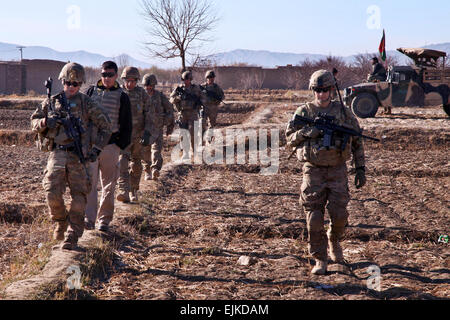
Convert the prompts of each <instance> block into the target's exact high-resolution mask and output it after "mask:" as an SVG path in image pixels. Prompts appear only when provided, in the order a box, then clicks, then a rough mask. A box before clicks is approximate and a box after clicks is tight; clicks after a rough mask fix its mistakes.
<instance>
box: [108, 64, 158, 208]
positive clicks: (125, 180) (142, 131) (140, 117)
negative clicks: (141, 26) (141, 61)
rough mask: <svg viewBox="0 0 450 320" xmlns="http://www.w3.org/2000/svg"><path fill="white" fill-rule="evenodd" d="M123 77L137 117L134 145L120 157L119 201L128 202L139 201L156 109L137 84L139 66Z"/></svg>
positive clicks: (125, 89) (128, 69)
mask: <svg viewBox="0 0 450 320" xmlns="http://www.w3.org/2000/svg"><path fill="white" fill-rule="evenodd" d="M121 78H122V79H123V81H124V84H123V86H122V89H123V91H124V92H125V93H126V94H128V97H129V98H130V103H131V112H132V115H133V116H132V118H133V131H132V134H131V144H130V145H129V146H128V147H127V148H126V149H125V150H122V151H121V153H120V158H119V167H120V173H119V180H118V184H119V194H118V195H117V200H118V201H121V202H125V203H128V202H130V195H131V201H134V202H136V201H138V196H137V192H138V190H139V183H140V181H141V175H142V163H141V160H142V159H143V149H144V147H146V146H149V145H150V144H151V143H152V141H151V140H154V139H155V138H156V137H155V138H153V139H152V134H151V133H152V130H154V124H153V119H154V110H153V107H152V105H151V104H150V98H149V96H148V94H147V92H146V91H145V90H144V89H143V88H141V87H139V86H138V85H137V82H138V80H139V79H140V78H141V76H140V74H139V70H138V69H137V68H135V67H126V68H125V69H124V70H123V72H122V76H121Z"/></svg>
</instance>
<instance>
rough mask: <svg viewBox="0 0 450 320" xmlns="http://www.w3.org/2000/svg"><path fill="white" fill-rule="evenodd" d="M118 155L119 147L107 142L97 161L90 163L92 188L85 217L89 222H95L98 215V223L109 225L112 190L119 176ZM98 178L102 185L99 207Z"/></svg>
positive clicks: (111, 214) (111, 215)
mask: <svg viewBox="0 0 450 320" xmlns="http://www.w3.org/2000/svg"><path fill="white" fill-rule="evenodd" d="M119 155H120V148H119V147H118V146H117V145H115V144H109V145H107V146H106V147H105V148H104V149H103V151H102V152H101V153H100V156H99V158H98V159H97V161H96V162H92V163H91V165H90V172H91V176H92V189H91V192H90V193H89V196H88V202H87V207H86V217H87V219H88V220H89V221H91V222H95V221H96V219H97V216H98V221H99V223H100V225H109V224H110V223H111V221H112V219H113V215H114V192H115V188H116V184H117V178H118V176H119ZM99 178H100V182H101V186H102V189H101V190H102V194H101V199H100V207H98V203H97V197H98V191H97V184H98V179H99ZM97 210H98V214H97Z"/></svg>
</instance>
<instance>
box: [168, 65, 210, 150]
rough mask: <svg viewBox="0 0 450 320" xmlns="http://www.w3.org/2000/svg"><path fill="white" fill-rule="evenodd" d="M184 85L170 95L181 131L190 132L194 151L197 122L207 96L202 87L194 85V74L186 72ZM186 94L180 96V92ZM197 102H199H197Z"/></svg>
mask: <svg viewBox="0 0 450 320" xmlns="http://www.w3.org/2000/svg"><path fill="white" fill-rule="evenodd" d="M181 80H182V81H183V84H182V85H180V86H178V87H177V88H176V89H175V90H174V91H173V92H172V94H171V95H170V103H172V104H173V105H174V107H175V109H176V110H177V111H178V112H179V118H178V121H179V124H180V129H186V130H189V133H190V135H191V147H192V150H194V141H195V140H194V139H195V137H194V132H195V121H198V120H199V112H200V109H201V106H202V105H205V104H206V96H205V94H204V93H203V92H202V91H201V90H200V87H199V86H197V85H195V84H193V83H192V72H190V71H185V72H183V74H182V76H181ZM183 91H184V92H185V93H186V94H183V95H180V92H183ZM195 100H197V101H195Z"/></svg>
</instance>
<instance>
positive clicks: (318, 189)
mask: <svg viewBox="0 0 450 320" xmlns="http://www.w3.org/2000/svg"><path fill="white" fill-rule="evenodd" d="M330 74H331V73H330ZM333 83H334V82H333ZM319 112H321V113H326V114H327V115H330V116H334V117H335V118H336V120H335V123H336V124H338V125H344V126H348V127H349V128H352V129H354V130H357V131H358V132H360V131H361V130H360V127H359V124H358V121H357V119H356V117H355V116H354V115H353V113H352V112H351V111H350V110H349V109H348V108H345V107H343V106H342V105H341V104H340V103H339V102H336V101H331V103H330V105H329V106H328V107H326V108H320V107H318V106H316V105H315V104H314V103H306V104H305V105H302V106H300V107H299V108H298V109H297V111H296V112H295V113H296V114H298V115H300V116H303V117H308V118H312V119H314V118H316V117H317V115H318V113H319ZM312 130H317V129H316V128H313V127H310V126H307V125H297V126H295V127H294V126H293V124H292V123H289V124H288V127H287V130H286V137H287V143H288V146H291V147H297V158H298V159H299V160H301V161H304V162H305V164H304V165H303V183H302V186H301V195H300V204H301V205H302V207H303V211H304V212H305V214H306V220H307V228H308V249H309V252H310V254H311V255H312V256H313V257H314V258H315V259H316V261H319V262H323V263H324V267H325V270H324V271H326V261H327V247H328V246H329V247H330V250H332V249H334V250H335V252H334V256H335V257H334V259H337V260H339V261H336V262H343V256H342V252H341V251H342V249H341V248H340V245H339V240H340V239H341V238H342V236H343V234H344V230H345V226H346V225H347V221H348V212H347V204H348V202H349V200H350V195H349V188H348V176H347V164H346V161H347V160H349V159H350V157H351V155H352V154H353V160H354V162H355V167H356V168H358V169H357V171H359V170H363V168H364V165H365V160H364V146H363V140H362V138H360V137H352V138H350V140H349V142H348V143H347V145H346V148H345V150H344V151H342V150H341V145H342V143H343V138H341V137H339V136H338V135H334V136H333V139H332V143H331V145H332V146H331V147H330V148H329V150H328V149H327V148H325V147H323V133H319V134H318V135H317V137H316V138H312V137H311V131H312ZM361 174H362V175H364V173H361ZM364 179H365V178H364ZM364 183H365V180H364ZM325 208H326V209H327V211H328V214H329V215H330V220H331V223H330V229H329V231H328V244H327V234H326V233H325V229H324V214H325ZM337 251H339V252H337ZM336 256H338V257H337V258H336ZM332 258H333V254H332ZM313 273H314V272H313Z"/></svg>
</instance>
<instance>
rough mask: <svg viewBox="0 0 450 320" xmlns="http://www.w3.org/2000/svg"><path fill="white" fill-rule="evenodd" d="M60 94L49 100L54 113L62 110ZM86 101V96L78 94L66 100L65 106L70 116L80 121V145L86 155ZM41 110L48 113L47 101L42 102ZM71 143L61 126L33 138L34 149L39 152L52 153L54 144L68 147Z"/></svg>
mask: <svg viewBox="0 0 450 320" xmlns="http://www.w3.org/2000/svg"><path fill="white" fill-rule="evenodd" d="M59 96H60V94H57V95H55V96H53V97H52V98H51V101H52V104H53V108H55V111H57V112H59V111H60V110H61V108H62V106H61V103H60V99H59ZM86 99H87V96H86V95H84V94H82V93H78V94H76V95H75V96H74V97H72V98H70V99H67V104H68V106H69V108H70V112H71V114H72V115H73V116H74V117H75V118H79V119H81V122H82V126H83V132H81V143H82V146H83V152H84V153H86V152H87V150H88V149H89V146H90V143H89V142H90V141H89V136H88V133H87V132H86V129H87V126H88V123H89V119H88V113H87V110H86ZM43 109H44V111H45V112H48V111H49V101H48V99H46V100H45V101H44V102H43ZM72 142H73V141H72V140H71V139H69V138H68V137H67V135H66V132H65V130H64V127H63V126H62V125H58V126H57V127H56V128H54V129H47V130H45V131H44V132H42V133H38V134H37V135H36V136H35V144H36V147H37V148H38V149H39V150H40V151H44V152H49V151H53V148H54V146H55V144H57V145H69V144H70V143H72Z"/></svg>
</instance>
